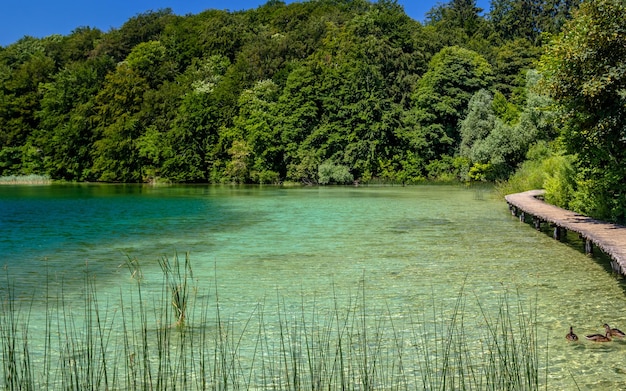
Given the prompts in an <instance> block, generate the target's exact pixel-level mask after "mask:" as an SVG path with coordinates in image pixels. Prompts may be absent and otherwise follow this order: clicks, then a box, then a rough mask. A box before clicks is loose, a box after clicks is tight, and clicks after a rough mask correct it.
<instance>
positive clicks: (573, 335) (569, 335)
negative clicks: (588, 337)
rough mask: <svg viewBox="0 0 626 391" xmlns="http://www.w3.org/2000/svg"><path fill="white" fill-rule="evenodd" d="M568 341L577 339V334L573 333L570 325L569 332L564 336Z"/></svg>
mask: <svg viewBox="0 0 626 391" xmlns="http://www.w3.org/2000/svg"><path fill="white" fill-rule="evenodd" d="M565 339H567V340H568V341H578V335H576V334H574V330H573V328H572V326H569V333H568V334H567V335H566V336H565Z"/></svg>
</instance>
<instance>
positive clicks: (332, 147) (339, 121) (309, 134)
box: [0, 0, 626, 220]
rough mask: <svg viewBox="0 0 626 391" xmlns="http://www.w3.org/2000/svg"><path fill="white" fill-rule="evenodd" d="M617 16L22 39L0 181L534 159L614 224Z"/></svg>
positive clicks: (326, 7)
mask: <svg viewBox="0 0 626 391" xmlns="http://www.w3.org/2000/svg"><path fill="white" fill-rule="evenodd" d="M579 6H580V8H579ZM624 9H625V5H624V2H623V0H592V1H585V2H582V1H580V0H578V1H577V0H571V1H566V0H532V1H529V0H492V2H491V7H490V9H489V10H481V9H480V8H478V7H477V5H476V1H474V0H451V1H449V2H447V3H443V4H439V5H437V6H436V7H435V8H433V9H432V10H431V12H430V13H429V14H428V19H427V21H426V22H425V23H424V24H422V23H419V22H417V21H415V20H412V19H411V18H409V17H408V16H407V15H406V14H405V12H404V10H403V9H402V7H401V6H400V5H399V4H398V3H397V2H396V1H395V0H378V1H376V2H369V1H366V0H315V1H305V2H296V3H292V4H285V3H284V2H282V1H270V2H268V3H266V4H265V5H263V6H260V7H258V8H256V9H251V10H247V11H239V12H229V11H219V10H206V11H204V12H202V13H199V14H196V15H186V16H178V15H174V14H173V13H172V11H171V10H170V9H165V10H158V11H149V12H146V13H143V14H139V15H136V16H135V17H133V18H130V19H129V20H128V21H127V22H126V23H124V25H122V27H120V28H119V29H112V30H110V31H107V32H103V31H100V30H98V29H93V28H89V27H80V28H77V29H76V30H74V31H73V32H72V33H71V34H69V35H67V36H61V35H53V36H49V37H46V38H42V39H36V38H32V37H24V38H22V39H20V40H19V41H17V42H15V43H13V44H11V45H8V46H6V47H3V48H0V175H26V174H45V175H49V176H51V177H52V178H54V179H63V180H69V181H106V182H148V181H168V182H184V183H190V182H199V183H282V182H287V181H292V182H302V183H311V184H331V183H338V184H343V183H352V182H359V183H368V182H373V181H383V182H385V181H392V182H397V183H403V184H404V183H416V182H419V181H423V180H426V179H444V180H450V179H453V180H503V179H506V178H508V177H509V175H511V174H512V173H513V172H515V171H516V170H517V169H518V168H519V167H520V165H522V164H524V161H525V159H528V158H531V159H532V158H533V157H535V158H537V156H543V157H545V154H543V153H541V154H539V153H537V152H536V151H545V150H552V151H555V152H554V153H556V154H557V155H559V156H565V155H567V157H566V158H563V159H560V160H559V159H555V160H554V161H562V162H567V165H568V167H570V168H571V167H575V171H576V175H573V176H572V175H569V176H568V178H569V177H575V183H573V184H572V183H569V184H565V183H557V182H558V181H557V179H555V178H556V177H554V176H553V177H551V179H550V180H551V182H550V183H551V185H550V186H552V187H553V188H562V189H565V188H567V189H573V190H572V191H568V194H571V197H570V196H568V197H565V198H563V202H564V203H568V206H570V207H572V208H574V209H576V210H582V211H585V212H588V213H591V214H594V215H599V216H603V217H606V216H608V217H609V218H611V219H614V220H624V219H625V218H626V213H625V212H624V210H625V209H624V208H625V205H626V185H624V183H626V182H625V181H624V180H623V179H624V176H625V175H626V172H625V170H626V169H625V168H624V167H626V165H625V164H623V163H624V158H625V157H626V156H625V155H626V152H625V151H626V145H625V144H626V141H625V140H626V130H625V128H624V123H625V122H624V119H625V118H624V117H625V115H626V114H625V113H626V103H625V102H626V93H625V92H624V91H626V87H625V83H626V68H625V65H624V64H625V58H626V38H625V37H626V35H625V31H626V27H625V22H624V20H626V12H625V11H624ZM561 30H562V31H561ZM542 53H544V54H543V56H542ZM546 146H548V147H546ZM570 168H568V170H570ZM563 172H565V171H563ZM567 172H569V171H567ZM563 180H566V179H563ZM567 180H569V179H567Z"/></svg>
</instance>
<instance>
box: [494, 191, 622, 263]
mask: <svg viewBox="0 0 626 391" xmlns="http://www.w3.org/2000/svg"><path fill="white" fill-rule="evenodd" d="M544 193H545V192H544V191H543V190H530V191H526V192H523V193H517V194H509V195H507V196H505V197H504V198H505V199H506V202H507V203H508V204H509V207H510V208H511V210H512V211H513V210H517V212H518V213H527V214H529V215H532V216H534V219H533V220H534V221H535V219H537V220H541V221H546V222H548V223H551V224H553V225H555V226H556V227H558V228H561V229H566V230H569V231H573V232H576V233H578V234H579V235H580V236H581V238H582V239H583V241H584V243H585V250H586V252H589V251H592V249H593V246H596V247H598V248H599V249H601V250H602V251H603V252H604V253H606V254H607V255H608V256H609V257H611V259H612V260H613V261H614V262H616V263H617V265H614V269H617V270H620V271H621V270H626V227H625V226H622V225H619V224H613V223H608V222H605V221H600V220H596V219H592V218H591V217H588V216H584V215H581V214H579V213H575V212H572V211H569V210H566V209H562V208H559V207H557V206H554V205H550V204H547V203H545V202H544V201H543V200H542V199H541V198H542V197H543V195H544ZM513 208H514V209H513ZM559 236H560V235H559ZM592 244H593V246H592ZM618 265H619V268H618V267H617V266H618Z"/></svg>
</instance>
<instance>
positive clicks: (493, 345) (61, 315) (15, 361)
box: [0, 256, 545, 390]
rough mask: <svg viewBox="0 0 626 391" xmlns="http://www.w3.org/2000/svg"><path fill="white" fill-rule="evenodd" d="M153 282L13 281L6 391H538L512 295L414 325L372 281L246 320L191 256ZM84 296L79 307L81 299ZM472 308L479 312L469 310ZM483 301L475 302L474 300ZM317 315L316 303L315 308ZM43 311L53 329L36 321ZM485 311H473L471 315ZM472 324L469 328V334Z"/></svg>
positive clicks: (137, 275) (463, 299)
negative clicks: (28, 292)
mask: <svg viewBox="0 0 626 391" xmlns="http://www.w3.org/2000/svg"><path fill="white" fill-rule="evenodd" d="M160 264H161V271H162V277H161V278H162V279H161V281H159V282H158V283H157V284H154V283H153V282H152V283H149V282H148V281H147V279H148V278H147V277H145V276H144V275H143V273H142V270H141V268H140V267H139V264H138V262H137V260H134V259H129V260H128V262H127V264H126V265H127V267H128V270H129V275H130V277H131V278H129V279H128V281H127V284H128V285H130V286H132V287H134V288H133V289H132V291H131V292H129V293H124V294H122V290H124V289H125V288H124V287H123V286H122V287H120V295H119V297H115V296H112V297H111V296H109V297H106V296H104V297H103V296H101V295H99V294H98V292H97V285H96V283H95V278H94V276H93V275H92V274H90V273H89V272H88V271H87V273H86V277H85V282H84V284H83V289H82V292H79V295H76V293H75V292H68V291H67V290H65V288H62V289H61V290H60V293H59V294H57V295H55V294H52V293H46V294H45V298H44V299H43V303H41V302H39V301H38V300H35V299H28V300H26V299H22V298H18V297H15V294H14V292H13V291H12V290H11V289H10V286H11V281H10V279H7V283H8V284H7V287H9V288H7V289H5V290H4V294H5V295H4V296H5V297H3V298H2V308H1V309H2V313H1V314H0V346H1V348H0V349H1V351H2V368H1V369H2V373H1V375H2V377H1V380H0V381H1V382H2V385H1V386H2V387H3V388H5V389H7V390H29V389H37V390H38V389H63V390H85V389H90V390H114V389H124V390H228V389H235V390H383V389H384V390H485V389H486V390H537V389H539V388H540V387H541V386H542V384H543V383H545V381H542V379H541V377H540V369H539V367H540V365H539V364H540V363H539V353H538V351H539V349H538V343H537V341H538V339H537V326H536V325H537V322H536V312H535V310H534V307H533V305H532V303H531V304H527V303H525V302H524V301H522V300H521V299H520V298H519V295H518V296H517V298H515V297H514V298H510V297H509V296H508V295H504V296H503V297H501V298H500V302H499V303H497V304H498V305H497V310H495V312H493V311H492V310H488V309H487V308H484V307H481V306H480V304H481V303H480V302H478V303H477V304H478V307H477V308H479V310H478V311H479V313H480V316H479V317H478V320H477V319H476V316H475V313H476V310H473V315H472V316H471V317H469V316H467V312H468V309H467V306H468V303H471V304H473V300H474V299H469V298H468V296H467V295H466V294H465V293H464V292H463V291H461V292H459V293H458V297H457V299H456V302H455V303H454V305H453V308H446V307H444V306H442V305H441V304H440V303H437V302H436V301H435V299H433V300H432V303H425V304H424V308H423V310H422V311H420V313H418V314H415V315H414V316H412V317H408V316H405V315H400V314H395V313H393V312H392V311H391V310H390V309H389V308H388V307H385V306H384V303H371V302H369V301H368V298H367V289H366V283H363V285H362V286H361V287H360V288H361V289H360V292H359V293H358V294H357V295H356V297H352V296H350V297H348V298H347V299H346V300H343V299H342V298H340V297H338V296H339V295H338V294H336V293H333V292H331V293H330V294H332V298H333V300H334V305H331V306H330V307H328V306H323V305H318V304H315V303H314V304H307V303H306V302H305V299H304V295H302V300H301V303H300V304H299V305H297V304H296V305H294V303H293V302H288V301H287V300H286V299H285V298H284V297H281V296H280V295H277V298H276V303H275V304H271V303H268V301H269V302H271V301H273V300H267V299H263V300H261V301H260V302H259V303H257V304H256V306H255V307H254V308H251V309H250V314H249V315H248V316H247V317H246V318H245V319H241V318H240V316H239V315H238V316H237V319H235V317H234V315H227V313H228V311H225V309H224V308H223V304H222V303H221V302H220V299H219V295H218V293H219V292H218V291H217V288H216V289H215V291H214V292H211V291H206V292H200V291H199V289H198V286H199V282H198V281H197V280H194V278H193V275H192V273H191V266H190V263H189V258H188V256H187V257H186V258H185V260H184V261H179V260H178V257H175V258H174V259H173V260H171V261H170V260H167V259H162V260H161V262H160ZM76 297H79V298H80V300H78V299H76ZM470 300H472V301H470ZM476 301H478V299H476ZM309 303H310V302H309ZM35 306H42V307H43V308H44V309H43V312H44V318H45V320H44V321H43V324H41V323H42V322H37V323H36V322H34V321H32V318H31V315H32V314H33V313H34V312H35V310H34V309H33V308H35ZM473 308H476V307H473ZM470 320H471V323H470Z"/></svg>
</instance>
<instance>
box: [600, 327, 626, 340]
mask: <svg viewBox="0 0 626 391" xmlns="http://www.w3.org/2000/svg"><path fill="white" fill-rule="evenodd" d="M604 329H605V330H606V332H607V334H610V335H611V336H612V337H618V338H624V337H626V334H624V332H623V331H622V330H620V329H612V328H611V326H609V325H608V324H607V323H605V324H604Z"/></svg>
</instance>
